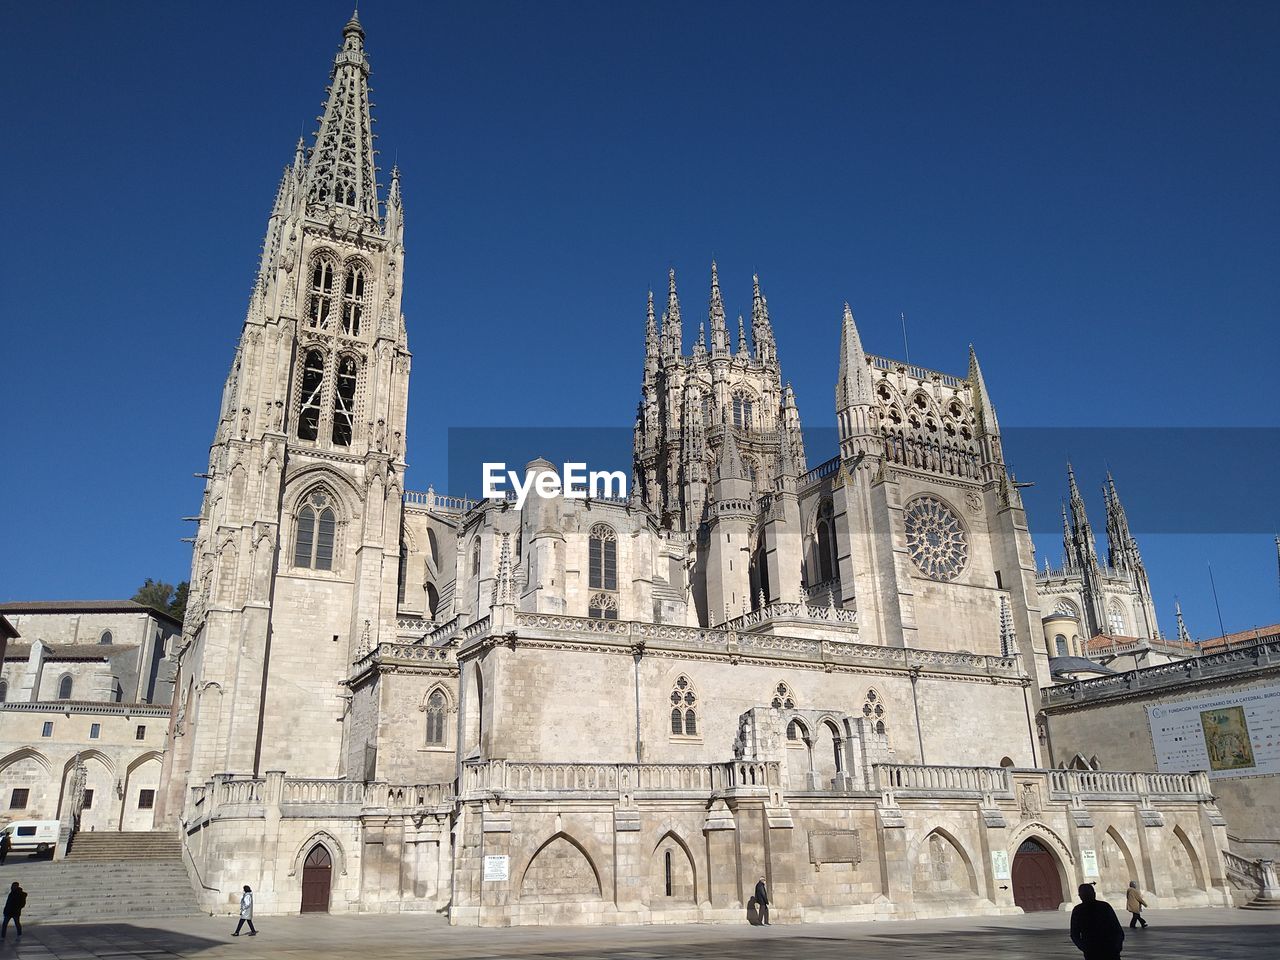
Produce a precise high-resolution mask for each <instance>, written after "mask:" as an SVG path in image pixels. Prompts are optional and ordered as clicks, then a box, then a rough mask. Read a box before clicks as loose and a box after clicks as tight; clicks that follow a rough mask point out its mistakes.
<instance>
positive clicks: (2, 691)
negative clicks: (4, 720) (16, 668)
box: [0, 680, 9, 703]
mask: <svg viewBox="0 0 1280 960" xmlns="http://www.w3.org/2000/svg"><path fill="white" fill-rule="evenodd" d="M8 699H9V683H8V681H6V680H0V703H4V702H5V701H7V700H8Z"/></svg>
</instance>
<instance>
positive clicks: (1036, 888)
mask: <svg viewBox="0 0 1280 960" xmlns="http://www.w3.org/2000/svg"><path fill="white" fill-rule="evenodd" d="M1013 902H1014V903H1015V904H1017V905H1018V906H1020V907H1021V908H1022V909H1023V910H1025V911H1026V912H1027V913H1031V912H1032V911H1035V910H1057V909H1058V907H1059V906H1061V904H1062V878H1061V877H1059V876H1058V864H1057V863H1056V862H1055V861H1054V859H1053V854H1051V853H1050V852H1049V851H1048V850H1046V849H1045V848H1044V847H1042V846H1040V844H1038V843H1036V841H1034V840H1027V841H1026V842H1024V843H1023V844H1022V846H1020V847H1018V852H1017V853H1016V854H1015V855H1014V857H1013Z"/></svg>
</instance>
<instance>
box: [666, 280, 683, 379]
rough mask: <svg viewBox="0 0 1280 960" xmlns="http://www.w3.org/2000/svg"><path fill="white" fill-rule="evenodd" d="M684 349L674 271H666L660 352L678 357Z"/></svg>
mask: <svg viewBox="0 0 1280 960" xmlns="http://www.w3.org/2000/svg"><path fill="white" fill-rule="evenodd" d="M683 350H684V321H683V320H682V319H681V318H680V298H679V297H678V296H676V271H675V268H674V267H673V268H672V269H670V270H668V271H667V309H666V310H664V311H663V312H662V353H663V355H664V356H673V357H678V356H680V354H681V353H682V352H683Z"/></svg>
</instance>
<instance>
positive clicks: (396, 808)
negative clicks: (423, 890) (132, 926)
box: [187, 771, 454, 823]
mask: <svg viewBox="0 0 1280 960" xmlns="http://www.w3.org/2000/svg"><path fill="white" fill-rule="evenodd" d="M453 796H454V791H453V784H452V783H427V784H395V783H386V782H383V781H373V782H370V783H365V782H363V781H360V780H342V779H337V778H321V777H286V776H284V774H282V773H279V772H277V771H272V772H268V774H267V775H266V777H231V776H227V775H219V776H217V777H215V778H214V779H212V780H210V781H208V782H206V783H205V784H204V785H203V786H200V785H197V786H193V787H192V788H191V795H190V798H189V806H188V810H187V820H188V822H189V823H190V822H197V821H207V820H211V819H219V818H225V817H231V818H236V819H241V818H250V819H254V818H260V817H263V816H265V815H266V812H267V811H268V810H278V811H279V813H280V816H282V817H325V816H334V817H352V816H359V815H360V813H361V811H363V810H372V811H379V812H384V811H385V812H391V813H397V812H406V811H414V812H418V811H421V810H423V809H424V808H433V809H434V808H439V807H441V806H444V805H447V804H450V803H452V801H453Z"/></svg>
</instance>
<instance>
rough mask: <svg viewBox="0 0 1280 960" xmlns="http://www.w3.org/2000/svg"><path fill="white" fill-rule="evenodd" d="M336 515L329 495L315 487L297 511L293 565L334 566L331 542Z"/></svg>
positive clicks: (321, 568)
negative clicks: (315, 489)
mask: <svg viewBox="0 0 1280 960" xmlns="http://www.w3.org/2000/svg"><path fill="white" fill-rule="evenodd" d="M337 519H338V518H337V515H336V514H335V513H334V510H333V503H332V500H331V499H330V497H329V495H328V494H327V493H325V492H324V491H322V490H317V491H316V492H314V493H312V494H311V495H310V496H308V497H307V498H306V500H304V501H303V503H302V507H301V509H299V510H298V529H297V533H296V534H295V535H294V541H293V565H294V566H295V567H307V568H310V569H312V570H332V569H333V544H334V537H335V534H336V531H337Z"/></svg>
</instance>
